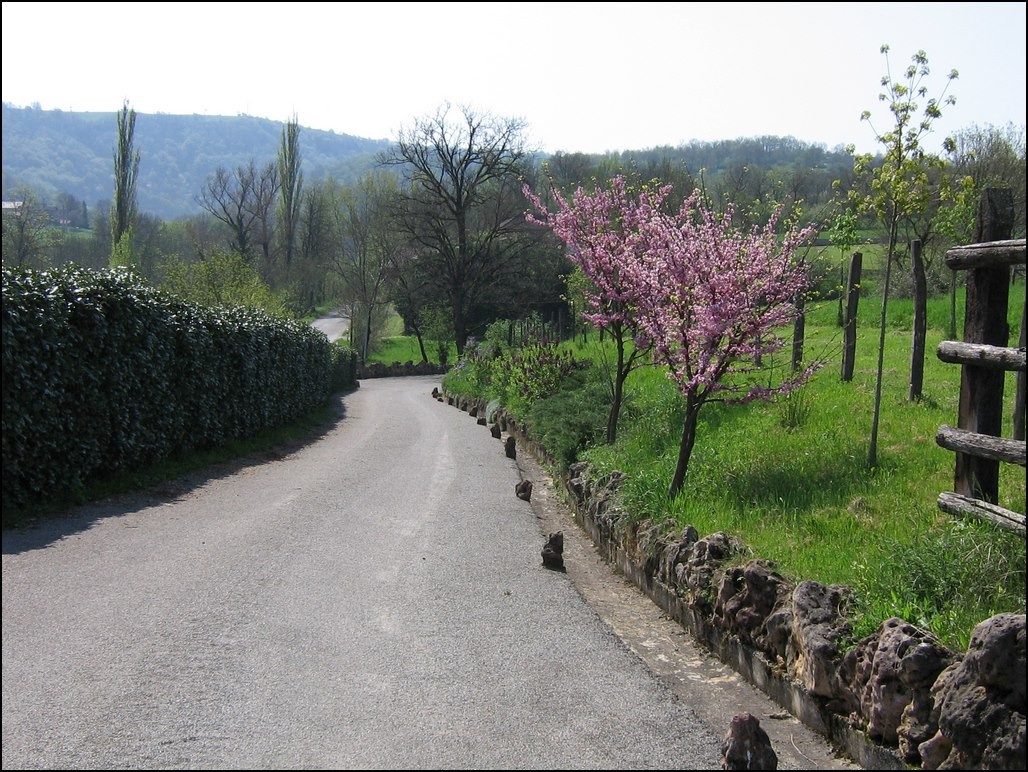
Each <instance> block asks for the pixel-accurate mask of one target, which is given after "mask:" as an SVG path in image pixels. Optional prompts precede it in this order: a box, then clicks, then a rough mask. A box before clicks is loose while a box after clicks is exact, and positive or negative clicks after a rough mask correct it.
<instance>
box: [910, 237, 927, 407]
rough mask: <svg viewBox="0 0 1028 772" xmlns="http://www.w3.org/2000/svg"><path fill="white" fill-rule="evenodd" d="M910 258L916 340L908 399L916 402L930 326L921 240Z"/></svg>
mask: <svg viewBox="0 0 1028 772" xmlns="http://www.w3.org/2000/svg"><path fill="white" fill-rule="evenodd" d="M910 258H911V260H910V261H911V265H912V270H913V273H914V340H913V344H912V346H911V349H910V389H909V390H908V391H907V399H908V400H910V401H911V402H916V401H917V400H919V399H921V392H922V389H923V387H924V349H925V335H926V334H927V331H928V324H927V321H926V319H925V314H926V312H927V305H928V283H927V281H926V279H925V272H924V259H923V258H922V257H921V240H920V239H914V241H912V242H911V244H910Z"/></svg>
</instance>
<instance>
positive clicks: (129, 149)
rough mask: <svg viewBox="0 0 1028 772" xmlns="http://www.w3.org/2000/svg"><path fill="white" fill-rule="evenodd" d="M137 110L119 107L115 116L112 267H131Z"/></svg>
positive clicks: (132, 262)
mask: <svg viewBox="0 0 1028 772" xmlns="http://www.w3.org/2000/svg"><path fill="white" fill-rule="evenodd" d="M135 130H136V111H135V110H132V109H130V108H129V106H128V102H125V103H124V104H123V105H122V108H121V112H119V113H118V140H117V145H115V148H114V205H113V206H112V207H111V259H110V263H111V265H112V266H115V265H128V266H131V265H134V264H135V262H136V260H135V256H134V254H133V250H132V228H133V226H134V225H135V222H136V209H137V206H136V178H137V176H138V174H139V151H138V150H136V149H135V148H134V147H133V143H134V134H135Z"/></svg>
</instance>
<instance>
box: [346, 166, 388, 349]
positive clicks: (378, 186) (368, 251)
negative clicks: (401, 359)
mask: <svg viewBox="0 0 1028 772" xmlns="http://www.w3.org/2000/svg"><path fill="white" fill-rule="evenodd" d="M396 190H397V183H396V178H395V177H394V176H392V175H386V174H383V173H378V174H365V175H363V176H362V177H361V178H360V179H358V180H357V182H356V184H354V185H353V186H352V187H350V188H347V189H345V190H342V191H340V195H339V196H338V202H337V205H336V210H335V213H336V229H335V230H336V233H337V234H338V236H339V248H338V249H337V250H336V251H334V253H333V254H332V257H331V258H330V260H329V262H330V265H331V267H332V270H333V271H334V272H335V273H336V274H337V275H338V276H339V277H340V278H342V280H343V281H344V282H345V283H346V286H347V288H348V290H349V293H348V295H349V297H350V298H351V300H352V303H353V310H354V311H357V312H358V313H359V315H360V318H359V319H357V318H353V317H355V316H356V314H352V315H351V320H350V321H351V325H350V326H351V329H355V324H354V323H355V322H357V323H358V324H357V325H356V329H359V332H360V334H361V340H360V352H361V356H362V359H363V360H364V361H367V359H368V355H369V354H370V349H371V332H372V326H373V322H374V318H375V315H376V312H377V311H379V310H380V309H381V308H382V307H383V306H385V305H386V303H387V302H388V300H387V298H386V293H385V287H386V278H387V276H388V273H389V267H390V264H391V262H392V260H393V256H394V255H395V254H396V253H397V252H398V251H399V248H400V238H399V236H398V234H397V233H396V231H395V230H394V229H393V227H392V222H391V219H390V217H389V214H390V205H391V204H392V201H393V199H394V198H395V196H396Z"/></svg>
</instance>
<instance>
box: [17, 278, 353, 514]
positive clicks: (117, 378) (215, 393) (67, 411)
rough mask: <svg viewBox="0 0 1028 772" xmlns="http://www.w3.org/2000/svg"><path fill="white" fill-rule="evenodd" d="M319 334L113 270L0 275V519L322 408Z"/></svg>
mask: <svg viewBox="0 0 1028 772" xmlns="http://www.w3.org/2000/svg"><path fill="white" fill-rule="evenodd" d="M331 348H332V347H331V344H330V343H329V342H328V339H327V338H325V336H324V335H323V334H322V333H320V332H318V331H317V330H315V329H314V328H313V327H311V326H310V325H309V324H304V323H302V322H298V321H294V320H288V319H281V318H275V317H272V316H269V315H268V314H267V313H265V312H262V311H257V310H254V309H246V308H234V309H211V308H204V307H200V306H194V305H191V304H189V303H186V302H184V301H181V300H179V299H177V298H174V297H172V296H169V295H167V294H165V293H163V292H161V291H158V290H156V289H154V288H153V287H151V286H149V285H147V284H146V283H145V282H143V281H142V280H141V279H139V278H138V277H136V276H135V275H134V274H132V273H131V272H129V271H128V270H125V269H115V270H110V271H92V270H87V269H82V268H79V267H77V266H74V265H69V266H64V267H62V268H59V269H54V270H48V271H33V270H18V271H12V270H10V269H7V268H5V269H4V270H3V373H4V376H3V511H4V519H5V521H6V520H7V516H8V514H9V512H10V511H11V510H12V509H17V508H19V507H23V506H27V505H31V504H33V503H36V502H39V501H41V500H44V499H46V498H47V497H49V496H51V495H55V494H57V493H59V492H64V491H72V490H76V489H78V488H79V487H81V486H82V485H83V484H84V483H85V482H86V481H89V480H92V479H96V478H97V477H100V476H106V475H110V474H112V473H117V472H122V471H128V470H131V469H136V468H140V467H142V466H145V465H148V464H151V463H153V462H155V461H158V460H161V459H164V458H167V457H169V456H170V455H171V454H173V453H175V452H178V451H185V450H193V449H204V448H209V447H214V446H217V445H221V444H224V443H225V442H226V441H229V440H234V439H243V438H248V437H252V436H254V435H256V434H257V433H259V432H261V431H263V430H265V429H268V428H274V427H278V426H281V425H283V424H285V423H288V422H289V421H292V420H295V419H296V418H299V417H301V416H303V415H306V414H307V413H309V412H310V411H311V410H313V409H315V408H316V407H319V406H321V405H323V404H324V403H325V401H326V400H327V398H328V396H329V394H330V393H331V390H332V370H333V359H332V350H331Z"/></svg>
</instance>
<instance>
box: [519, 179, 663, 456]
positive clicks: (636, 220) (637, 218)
mask: <svg viewBox="0 0 1028 772" xmlns="http://www.w3.org/2000/svg"><path fill="white" fill-rule="evenodd" d="M523 192H524V194H525V198H527V199H528V201H529V203H530V204H531V206H532V208H533V209H534V213H533V212H530V213H529V214H528V215H527V219H528V221H529V222H533V223H536V224H539V225H545V226H548V227H549V228H550V229H552V230H553V232H554V234H556V235H557V237H559V238H560V239H561V240H562V241H564V243H565V244H566V245H567V254H568V258H569V259H570V260H571V262H572V263H573V264H574V265H575V266H576V267H577V268H578V269H579V270H581V272H582V274H583V275H584V276H585V277H586V279H587V280H588V286H587V288H586V291H585V296H586V303H587V304H588V310H587V311H585V312H584V313H583V314H582V316H583V317H584V318H585V319H586V320H587V321H589V322H591V323H592V324H593V325H594V326H595V327H597V328H599V329H600V330H603V331H605V332H607V333H609V334H610V336H611V339H612V340H613V341H614V347H615V352H616V357H617V361H616V363H615V367H614V374H613V377H612V379H611V383H610V390H611V406H610V412H609V413H608V416H607V434H606V439H607V443H608V444H613V443H614V441H615V439H616V438H617V426H618V417H619V415H620V413H621V405H622V403H623V401H624V387H625V381H626V380H627V378H628V375H629V374H630V373H631V371H632V370H633V369H635V368H636V367H637V366H639V365H640V364H642V363H643V362H644V361H646V356H647V354H648V351H649V346H648V343H647V342H646V341H644V340H643V339H642V338H641V337H640V336H639V335H638V332H639V327H638V317H637V313H636V311H637V308H638V307H639V305H640V299H639V297H638V292H639V290H640V289H641V287H642V285H640V284H639V283H638V281H637V277H638V275H639V274H638V266H639V265H640V264H641V262H642V261H643V260H644V258H645V255H644V252H645V250H646V249H647V245H646V243H645V241H644V240H643V238H642V234H641V228H642V225H643V223H645V222H647V221H649V220H651V219H653V218H655V217H658V216H659V211H660V207H661V205H662V204H663V203H664V200H665V199H666V198H667V196H668V195H669V194H670V192H671V186H670V185H665V186H663V187H660V188H647V187H644V188H643V189H642V190H641V191H640V192H639V194H638V196H635V195H633V194H632V193H631V192H630V191H629V186H628V184H627V182H626V181H625V178H624V177H622V176H616V177H614V178H613V179H612V180H611V182H610V186H609V188H608V189H602V188H601V189H597V190H596V191H595V192H594V193H589V192H587V191H586V190H585V189H584V188H582V187H581V186H580V187H579V188H578V189H577V190H576V191H575V193H574V195H573V196H572V197H571V200H570V201H569V200H568V199H567V198H565V197H564V196H563V195H562V194H561V192H560V191H559V190H558V189H557V188H556V187H555V186H553V185H552V184H551V194H552V197H553V199H554V202H555V205H556V211H550V210H549V209H548V207H547V206H546V204H545V203H544V202H543V201H542V199H541V197H540V196H538V195H537V194H535V193H534V192H532V190H531V188H530V187H529V186H528V185H525V186H524V188H523ZM633 344H634V345H633Z"/></svg>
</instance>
